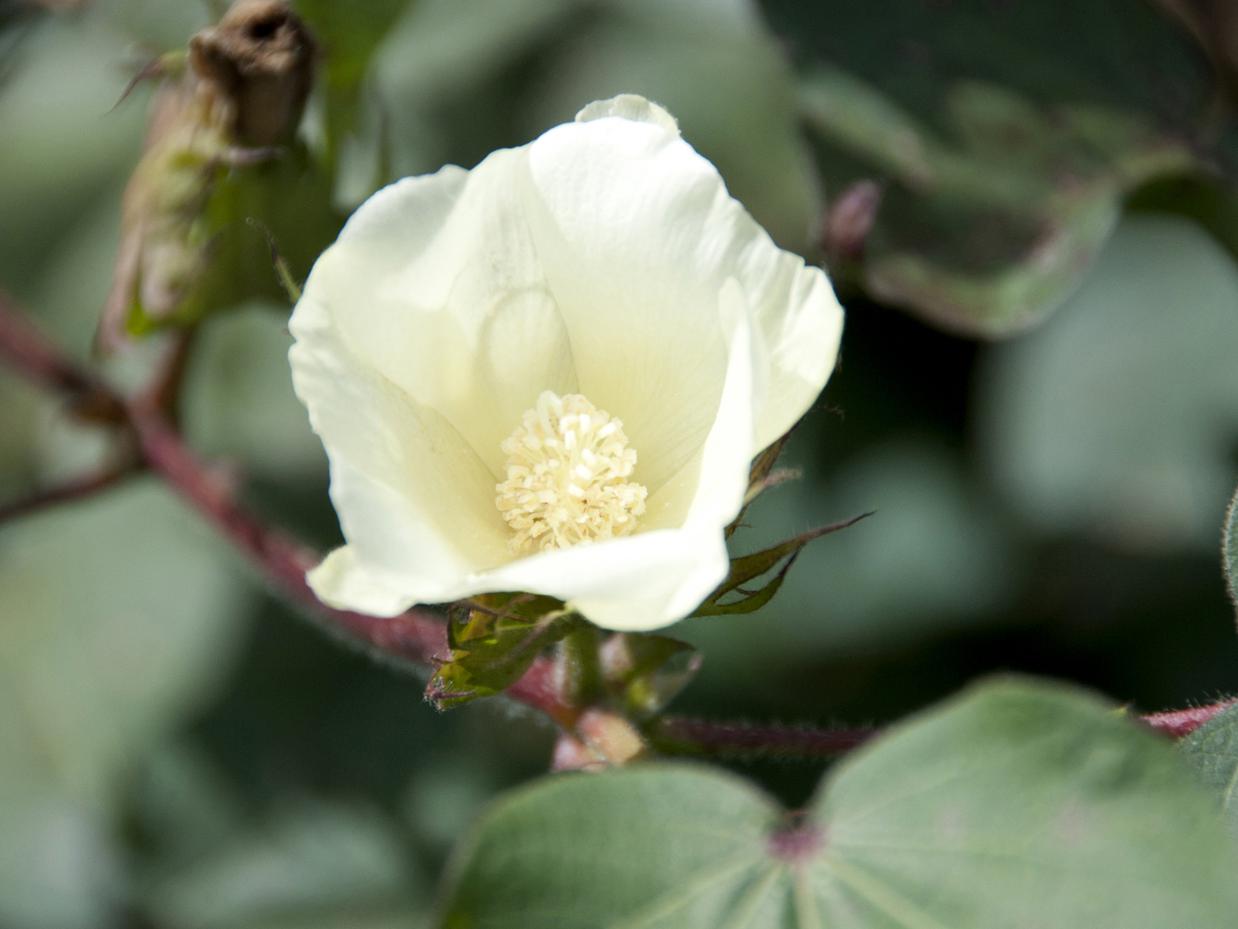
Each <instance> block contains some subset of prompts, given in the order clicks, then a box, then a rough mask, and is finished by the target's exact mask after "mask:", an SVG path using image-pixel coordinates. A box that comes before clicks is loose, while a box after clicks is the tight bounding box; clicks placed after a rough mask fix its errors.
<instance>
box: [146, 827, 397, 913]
mask: <svg viewBox="0 0 1238 929" xmlns="http://www.w3.org/2000/svg"><path fill="white" fill-rule="evenodd" d="M418 877H419V875H418V873H417V871H416V869H415V868H414V867H413V866H412V863H411V862H410V861H409V857H408V854H407V852H406V850H405V848H404V847H403V845H402V843H401V841H400V838H399V836H398V835H397V834H395V833H394V831H393V830H392V828H391V826H390V825H389V824H388V823H387V822H386V821H385V820H384V819H383V818H381V817H380V816H379V815H378V814H377V813H374V812H371V811H367V810H362V809H354V808H346V807H339V808H336V807H327V806H306V807H304V808H301V809H293V810H290V811H288V812H286V813H285V814H283V815H282V816H281V817H279V818H277V819H275V820H274V821H272V822H269V823H267V824H266V825H265V826H264V827H263V828H262V829H261V830H259V831H255V832H254V833H253V834H251V835H248V836H244V837H242V838H240V839H238V840H236V841H235V842H233V843H231V844H230V845H227V846H224V847H223V848H221V849H219V850H218V851H217V852H216V853H215V854H214V855H211V856H209V857H207V858H206V859H205V860H202V861H198V862H196V863H194V864H192V865H191V866H189V867H187V868H185V869H183V870H179V871H177V872H175V873H172V874H169V875H166V876H165V877H164V878H163V879H162V880H160V881H158V882H157V883H156V884H155V886H154V887H153V888H152V890H151V892H150V893H149V902H148V906H149V908H150V910H151V912H152V913H153V914H154V915H155V917H156V919H157V921H158V924H159V925H161V926H167V927H169V929H191V927H192V929H250V927H254V926H262V927H264V929H328V927H338V929H388V927H390V929H395V927H405V929H407V927H410V926H416V925H417V924H418V923H417V919H416V916H417V909H416V905H417V903H418V899H419V896H420V893H419V888H418V886H417V883H418V881H417V879H418Z"/></svg>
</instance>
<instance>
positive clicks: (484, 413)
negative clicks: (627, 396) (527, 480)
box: [305, 151, 577, 476]
mask: <svg viewBox="0 0 1238 929" xmlns="http://www.w3.org/2000/svg"><path fill="white" fill-rule="evenodd" d="M524 174H525V168H524V159H523V156H522V154H521V153H520V152H519V151H500V152H496V153H495V154H493V155H491V156H490V157H489V158H487V159H486V160H485V161H484V162H482V164H480V165H478V166H477V167H476V168H475V169H474V170H473V171H471V172H465V171H462V170H460V169H458V168H453V169H444V170H443V171H440V172H439V173H437V174H434V175H430V176H428V177H420V178H410V179H407V180H404V181H400V182H398V183H396V184H393V185H391V186H390V187H387V188H384V189H383V190H381V191H379V192H378V193H377V194H375V195H374V196H373V197H371V198H370V199H369V200H367V201H366V202H365V203H364V204H363V205H362V206H361V207H360V208H359V209H358V210H357V212H356V213H355V214H354V216H353V217H352V219H350V220H349V222H348V224H347V225H346V226H345V228H344V231H343V232H342V233H341V234H340V237H339V240H338V241H337V243H336V244H335V245H334V246H332V247H331V248H330V249H329V250H328V251H327V252H326V253H325V254H324V255H323V256H322V257H321V258H320V259H319V261H318V263H317V264H316V265H315V267H314V272H313V274H311V276H310V279H309V281H308V283H307V285H306V291H305V296H306V298H307V299H309V300H312V301H314V302H316V303H317V304H319V305H321V306H323V307H324V308H326V310H327V311H328V313H329V314H330V317H331V320H332V323H333V325H334V326H335V327H336V328H337V330H338V331H339V332H340V333H341V337H342V338H343V340H344V341H345V342H346V344H347V345H348V346H349V347H350V349H351V350H352V351H353V352H354V353H355V354H356V355H357V357H358V358H359V359H360V360H361V361H362V362H363V363H364V364H367V365H369V366H371V367H373V368H375V369H376V370H377V371H379V372H381V374H382V375H383V376H384V377H385V378H387V379H388V380H390V381H391V382H392V383H394V384H397V385H399V386H400V387H402V388H404V390H405V391H407V392H408V394H409V395H410V396H411V397H412V398H413V399H414V400H415V401H416V402H417V403H419V404H422V405H424V406H426V407H429V408H432V409H434V410H437V411H438V412H439V413H441V414H442V415H443V416H444V417H445V418H446V419H447V420H448V421H449V422H451V423H452V425H453V426H454V427H455V428H456V429H457V430H458V431H459V432H460V434H461V435H463V436H464V437H465V439H466V440H467V441H468V442H469V444H470V445H471V446H472V447H473V449H474V450H475V451H476V452H477V454H478V456H479V457H480V458H481V459H482V460H483V461H484V462H485V464H486V465H487V467H488V468H489V469H490V471H491V474H492V475H493V476H498V475H499V474H500V473H501V470H502V464H503V459H502V455H501V454H500V452H499V447H498V446H499V443H500V442H501V441H502V440H503V439H504V438H505V437H506V436H507V435H508V434H509V433H510V432H511V430H512V429H513V428H514V427H515V425H516V424H517V423H518V422H519V419H520V414H521V413H523V412H524V411H525V410H526V409H528V408H529V407H531V406H532V405H533V404H534V402H535V401H536V399H537V396H538V395H539V394H540V393H541V392H542V391H543V390H554V391H556V392H558V393H571V392H573V391H575V390H576V388H577V385H576V374H575V367H574V365H573V360H572V349H571V344H570V342H569V340H568V336H567V330H566V329H565V327H564V325H563V321H562V319H561V317H560V315H559V309H558V306H557V304H556V301H555V297H554V295H553V294H552V293H551V292H550V291H549V290H548V289H547V287H546V282H545V279H544V276H543V274H542V271H541V266H540V262H539V259H538V255H537V249H536V246H535V244H534V242H533V240H532V237H531V235H530V232H529V229H528V226H527V222H526V213H527V211H526V210H525V208H524V206H523V202H522V201H523V196H524V192H525V191H526V190H527V188H528V184H527V182H526V181H525V180H524Z"/></svg>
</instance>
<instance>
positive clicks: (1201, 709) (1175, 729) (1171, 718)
mask: <svg viewBox="0 0 1238 929" xmlns="http://www.w3.org/2000/svg"><path fill="white" fill-rule="evenodd" d="M1235 703H1238V698H1230V699H1228V700H1221V701H1219V702H1218V703H1210V704H1208V705H1207V706H1190V707H1187V708H1186V709H1185V710H1166V711H1165V712H1163V713H1150V714H1149V715H1147V716H1143V717H1140V718H1141V719H1142V720H1143V721H1144V722H1145V723H1147V724H1148V725H1149V726H1151V727H1152V728H1153V729H1155V730H1156V731H1157V732H1162V733H1164V734H1165V735H1167V736H1169V737H1170V738H1171V739H1181V738H1182V737H1184V736H1188V735H1190V734H1191V733H1192V732H1194V731H1195V730H1196V729H1198V728H1199V727H1200V726H1202V725H1203V724H1204V723H1206V722H1208V721H1209V720H1211V719H1212V718H1213V717H1214V716H1216V715H1218V714H1220V713H1223V712H1224V711H1225V710H1228V709H1229V708H1230V707H1231V706H1233V705H1234V704H1235Z"/></svg>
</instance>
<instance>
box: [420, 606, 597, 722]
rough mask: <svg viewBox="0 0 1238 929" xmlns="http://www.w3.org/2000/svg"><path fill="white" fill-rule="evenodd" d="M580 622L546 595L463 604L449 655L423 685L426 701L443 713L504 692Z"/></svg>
mask: <svg viewBox="0 0 1238 929" xmlns="http://www.w3.org/2000/svg"><path fill="white" fill-rule="evenodd" d="M582 622H584V620H583V619H581V617H580V615H579V614H577V613H572V612H570V611H567V610H564V609H562V604H561V603H559V602H558V601H556V600H550V599H549V598H547V597H532V596H529V595H528V594H488V595H483V596H481V597H475V598H473V599H472V600H469V601H464V602H463V603H461V604H460V605H459V606H458V607H456V608H455V609H453V611H452V615H451V618H450V621H449V623H448V627H447V635H448V644H449V645H450V646H451V657H450V659H449V660H448V661H446V662H444V663H443V664H441V665H439V667H438V668H437V669H436V670H435V672H434V676H433V677H432V678H431V679H430V683H429V684H427V685H426V699H427V700H429V701H430V702H431V703H433V704H434V705H435V706H436V707H438V708H439V709H440V710H443V709H448V708H450V707H454V706H460V705H461V704H464V703H468V702H469V701H471V700H476V699H478V698H480V697H492V696H494V695H495V694H498V693H502V692H503V691H504V690H506V689H507V688H508V687H510V686H511V685H512V684H514V683H516V681H518V680H519V679H520V676H521V675H522V674H524V672H525V671H527V670H528V668H529V665H531V664H532V663H533V660H534V659H535V658H537V656H538V655H540V654H541V653H542V651H543V650H544V649H546V648H547V647H548V646H550V645H553V644H554V643H555V642H558V641H559V640H560V639H562V638H563V637H564V636H566V635H567V634H568V633H570V632H571V631H572V630H573V629H575V628H576V627H577V626H578V625H579V624H580V623H582Z"/></svg>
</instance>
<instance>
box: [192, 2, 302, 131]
mask: <svg viewBox="0 0 1238 929" xmlns="http://www.w3.org/2000/svg"><path fill="white" fill-rule="evenodd" d="M189 56H190V57H189V60H190V65H191V66H192V68H193V71H194V74H195V75H196V76H197V78H198V80H199V82H200V89H201V91H202V92H203V93H208V94H213V95H214V96H215V97H217V98H218V101H219V102H220V103H222V104H224V105H226V106H228V107H229V109H230V113H229V115H230V117H231V120H230V122H231V125H230V126H229V129H230V130H231V134H232V135H233V137H234V139H235V141H236V143H237V144H240V145H248V146H254V147H265V146H271V145H276V144H278V143H279V142H281V141H283V140H285V139H287V138H288V137H289V136H290V135H292V133H293V132H294V131H295V130H296V127H297V124H298V123H299V122H300V121H301V112H302V110H303V109H304V108H305V99H306V97H307V96H308V95H309V92H310V86H311V84H312V82H313V76H314V60H315V58H316V57H317V48H316V46H315V43H314V40H313V38H312V36H311V35H310V32H309V30H308V29H307V28H306V26H305V23H304V22H302V21H301V19H300V17H298V16H297V15H296V13H294V12H293V11H292V8H291V7H290V6H289V5H288V4H287V3H286V2H283V0H237V2H235V3H233V4H232V6H231V7H229V9H228V12H227V13H225V14H224V17H223V19H221V20H220V21H219V23H218V24H217V25H215V26H212V27H210V28H207V29H203V30H202V31H201V32H199V33H198V34H197V35H195V36H194V37H193V38H192V39H191V40H190V42H189Z"/></svg>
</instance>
